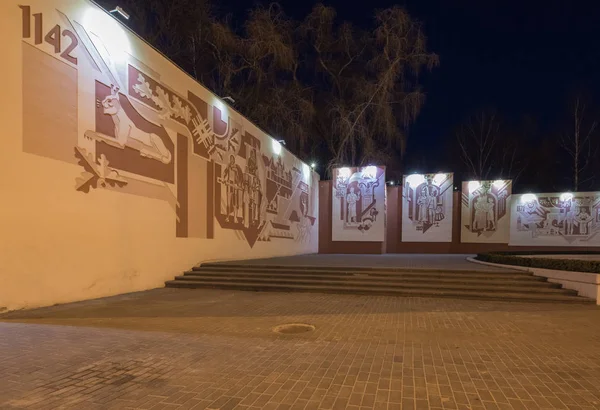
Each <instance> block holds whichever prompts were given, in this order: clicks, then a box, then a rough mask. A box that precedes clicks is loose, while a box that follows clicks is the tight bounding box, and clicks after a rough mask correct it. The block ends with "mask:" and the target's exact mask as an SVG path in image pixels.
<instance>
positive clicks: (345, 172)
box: [338, 167, 350, 179]
mask: <svg viewBox="0 0 600 410" xmlns="http://www.w3.org/2000/svg"><path fill="white" fill-rule="evenodd" d="M338 176H339V177H342V178H344V179H348V178H350V168H348V167H344V168H340V169H338Z"/></svg>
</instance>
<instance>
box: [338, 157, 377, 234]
mask: <svg viewBox="0 0 600 410" xmlns="http://www.w3.org/2000/svg"><path fill="white" fill-rule="evenodd" d="M332 185H333V195H332V201H331V202H332V210H331V215H332V223H331V229H332V232H331V236H332V240H333V241H358V242H383V241H384V240H385V194H386V190H385V167H379V166H367V167H362V168H348V167H344V168H336V169H334V170H333V184H332Z"/></svg>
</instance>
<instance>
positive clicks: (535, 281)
mask: <svg viewBox="0 0 600 410" xmlns="http://www.w3.org/2000/svg"><path fill="white" fill-rule="evenodd" d="M184 276H189V277H203V276H220V277H239V278H254V277H256V278H269V279H282V278H284V279H298V280H314V281H323V280H331V281H345V280H367V281H369V282H383V283H385V282H390V283H393V282H417V283H418V282H422V283H477V284H489V285H497V284H500V285H505V284H510V285H515V286H518V285H522V286H541V287H555V288H556V287H560V285H559V284H556V283H550V282H548V281H547V279H546V278H543V277H537V276H525V277H524V278H521V277H519V276H516V277H514V278H513V277H472V276H468V275H438V274H423V275H405V274H402V273H398V274H394V275H377V274H375V275H372V274H369V273H348V274H344V275H338V274H329V273H327V272H322V273H309V272H303V273H297V272H291V273H289V272H246V271H213V270H212V269H207V270H200V271H193V270H192V271H187V272H184Z"/></svg>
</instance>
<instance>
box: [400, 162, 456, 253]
mask: <svg viewBox="0 0 600 410" xmlns="http://www.w3.org/2000/svg"><path fill="white" fill-rule="evenodd" d="M453 180H454V176H453V174H452V173H448V174H445V173H437V174H413V175H405V176H404V178H403V181H402V241H403V242H451V241H452V195H453V192H452V191H453Z"/></svg>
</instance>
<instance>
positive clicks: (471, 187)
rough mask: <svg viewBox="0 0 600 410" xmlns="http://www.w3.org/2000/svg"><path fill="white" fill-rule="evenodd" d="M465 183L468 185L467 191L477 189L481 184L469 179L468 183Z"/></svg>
mask: <svg viewBox="0 0 600 410" xmlns="http://www.w3.org/2000/svg"><path fill="white" fill-rule="evenodd" d="M467 185H468V187H469V193H473V192H475V191H477V190H478V189H479V187H480V186H481V182H479V181H469V183H468V184H467Z"/></svg>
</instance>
